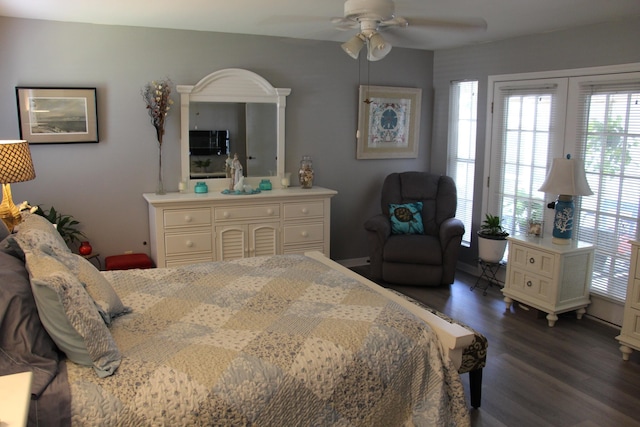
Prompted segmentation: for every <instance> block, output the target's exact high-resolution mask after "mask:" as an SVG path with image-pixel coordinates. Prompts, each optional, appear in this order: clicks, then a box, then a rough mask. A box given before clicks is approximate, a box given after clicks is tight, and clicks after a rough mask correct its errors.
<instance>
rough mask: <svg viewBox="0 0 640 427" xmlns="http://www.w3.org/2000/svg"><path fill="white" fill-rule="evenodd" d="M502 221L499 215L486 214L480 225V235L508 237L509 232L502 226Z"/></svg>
mask: <svg viewBox="0 0 640 427" xmlns="http://www.w3.org/2000/svg"><path fill="white" fill-rule="evenodd" d="M501 222H502V221H500V217H499V216H496V215H491V214H489V213H488V214H486V215H485V219H484V221H482V224H481V225H480V230H479V231H478V235H479V236H482V237H486V238H488V239H494V240H503V239H506V237H507V236H508V235H509V233H507V230H505V229H504V227H502V225H501Z"/></svg>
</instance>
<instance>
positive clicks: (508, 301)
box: [504, 297, 513, 311]
mask: <svg viewBox="0 0 640 427" xmlns="http://www.w3.org/2000/svg"><path fill="white" fill-rule="evenodd" d="M504 303H505V304H506V306H507V309H506V311H510V310H511V304H512V303H513V300H512V299H511V298H509V297H504Z"/></svg>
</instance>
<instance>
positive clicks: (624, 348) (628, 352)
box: [620, 344, 633, 361]
mask: <svg viewBox="0 0 640 427" xmlns="http://www.w3.org/2000/svg"><path fill="white" fill-rule="evenodd" d="M620 351H621V352H622V360H624V361H627V360H629V356H631V353H633V349H632V348H631V347H627V346H626V345H624V344H623V345H621V346H620Z"/></svg>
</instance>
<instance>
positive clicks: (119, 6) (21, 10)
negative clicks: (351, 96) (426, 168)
mask: <svg viewBox="0 0 640 427" xmlns="http://www.w3.org/2000/svg"><path fill="white" fill-rule="evenodd" d="M342 14H343V0H228V1H222V0H0V15H2V16H10V17H21V18H32V19H45V20H54V21H67V22H84V23H95V24H108V25H127V26H139V27H158V28H173V29H189V30H200V31H216V32H226V33H241V34H262V35H269V36H281V37H293V38H297V39H312V40H329V41H336V42H338V41H340V42H343V41H346V40H348V39H349V38H350V37H351V36H353V35H354V34H355V33H356V31H355V30H349V31H340V30H337V29H335V27H334V26H333V24H332V23H331V18H332V17H341V16H342ZM396 14H397V15H399V16H402V17H405V18H407V20H408V21H409V27H407V28H393V29H388V30H386V31H385V32H384V33H383V35H384V36H385V38H387V39H388V40H389V41H390V42H391V43H392V44H393V45H394V46H401V47H409V48H417V49H428V50H436V49H445V48H451V47H458V46H463V45H469V44H475V43H483V42H488V41H495V40H501V39H506V38H511V37H517V36H522V35H528V34H537V33H544V32H550V31H555V30H561V29H566V28H571V27H577V26H582V25H588V24H594V23H600V22H609V21H616V20H620V19H624V18H629V17H632V16H640V0H396ZM412 18H423V19H425V18H429V19H442V20H465V19H470V18H483V19H484V20H485V21H486V22H487V25H488V28H487V30H486V31H451V30H445V29H442V28H440V29H433V28H432V29H426V28H420V27H416V26H413V27H412V26H411V19H412Z"/></svg>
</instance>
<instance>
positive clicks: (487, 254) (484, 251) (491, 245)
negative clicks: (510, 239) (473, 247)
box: [478, 214, 509, 263]
mask: <svg viewBox="0 0 640 427" xmlns="http://www.w3.org/2000/svg"><path fill="white" fill-rule="evenodd" d="M508 235H509V233H507V231H506V230H505V229H504V228H503V227H502V225H501V221H500V217H498V216H496V215H491V214H486V215H485V219H484V221H483V222H482V224H481V225H480V230H478V237H479V239H478V257H479V258H480V259H481V260H483V261H484V262H491V263H497V262H500V261H501V260H502V257H503V256H504V251H505V249H506V248H507V236H508Z"/></svg>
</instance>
